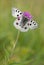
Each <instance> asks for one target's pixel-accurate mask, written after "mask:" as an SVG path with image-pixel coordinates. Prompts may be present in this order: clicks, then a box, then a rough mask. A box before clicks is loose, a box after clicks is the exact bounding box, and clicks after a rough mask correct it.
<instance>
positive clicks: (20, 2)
mask: <svg viewBox="0 0 44 65" xmlns="http://www.w3.org/2000/svg"><path fill="white" fill-rule="evenodd" d="M12 7H16V8H18V9H20V10H21V11H29V12H30V13H31V14H32V15H33V19H34V20H36V21H37V23H38V29H36V30H29V31H28V32H25V33H22V32H20V34H19V38H18V41H17V44H16V48H15V49H14V51H12V48H13V46H14V44H15V40H16V38H17V35H18V30H16V29H15V27H14V26H13V22H14V20H15V18H14V17H12V12H11V9H12ZM0 65H44V0H0Z"/></svg>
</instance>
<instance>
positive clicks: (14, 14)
mask: <svg viewBox="0 0 44 65" xmlns="http://www.w3.org/2000/svg"><path fill="white" fill-rule="evenodd" d="M21 15H22V12H21V11H20V10H19V9H17V8H12V16H13V17H16V18H17V17H18V16H19V17H20V16H21Z"/></svg>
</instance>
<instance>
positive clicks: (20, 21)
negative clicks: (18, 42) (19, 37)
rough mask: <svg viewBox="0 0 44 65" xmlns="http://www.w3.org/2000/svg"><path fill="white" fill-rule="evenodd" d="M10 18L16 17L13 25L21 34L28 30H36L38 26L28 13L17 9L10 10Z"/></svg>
mask: <svg viewBox="0 0 44 65" xmlns="http://www.w3.org/2000/svg"><path fill="white" fill-rule="evenodd" d="M12 16H13V17H16V20H15V21H14V23H13V25H14V26H15V28H16V29H18V30H20V31H21V32H27V31H28V30H29V29H36V28H37V27H38V24H37V22H36V21H34V20H33V17H32V15H31V14H30V13H28V12H21V11H20V10H19V9H17V8H12Z"/></svg>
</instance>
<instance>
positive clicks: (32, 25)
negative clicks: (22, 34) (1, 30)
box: [29, 20, 38, 29]
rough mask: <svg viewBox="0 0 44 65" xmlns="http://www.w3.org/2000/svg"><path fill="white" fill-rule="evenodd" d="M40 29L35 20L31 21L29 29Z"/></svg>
mask: <svg viewBox="0 0 44 65" xmlns="http://www.w3.org/2000/svg"><path fill="white" fill-rule="evenodd" d="M37 27H38V24H37V23H36V21H34V20H30V21H29V28H30V29H36V28H37Z"/></svg>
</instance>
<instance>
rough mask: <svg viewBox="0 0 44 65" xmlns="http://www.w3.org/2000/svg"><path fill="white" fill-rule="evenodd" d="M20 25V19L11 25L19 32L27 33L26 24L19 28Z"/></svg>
mask: <svg viewBox="0 0 44 65" xmlns="http://www.w3.org/2000/svg"><path fill="white" fill-rule="evenodd" d="M20 23H21V18H20V20H18V19H16V20H15V21H14V23H13V24H14V26H15V28H16V29H18V30H20V31H21V32H27V31H28V30H29V27H28V25H27V24H26V25H25V26H24V27H21V26H20Z"/></svg>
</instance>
